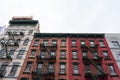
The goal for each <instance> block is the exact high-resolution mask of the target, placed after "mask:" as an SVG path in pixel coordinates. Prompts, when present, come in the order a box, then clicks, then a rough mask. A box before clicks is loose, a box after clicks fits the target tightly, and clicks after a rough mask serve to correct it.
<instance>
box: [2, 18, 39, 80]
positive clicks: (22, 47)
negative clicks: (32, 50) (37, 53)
mask: <svg viewBox="0 0 120 80" xmlns="http://www.w3.org/2000/svg"><path fill="white" fill-rule="evenodd" d="M37 32H39V22H38V20H33V18H32V16H21V17H19V16H14V17H12V20H10V21H9V26H8V27H7V29H5V31H4V33H3V34H2V35H1V37H0V80H17V77H18V75H19V73H20V70H21V68H22V66H23V65H24V64H23V62H24V60H25V57H26V54H27V51H28V49H29V46H30V44H31V41H32V39H33V34H34V33H37Z"/></svg>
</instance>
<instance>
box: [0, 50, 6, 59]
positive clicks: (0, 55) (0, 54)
mask: <svg viewBox="0 0 120 80" xmlns="http://www.w3.org/2000/svg"><path fill="white" fill-rule="evenodd" d="M5 54H6V49H2V50H0V58H2V57H3V56H4V55H5Z"/></svg>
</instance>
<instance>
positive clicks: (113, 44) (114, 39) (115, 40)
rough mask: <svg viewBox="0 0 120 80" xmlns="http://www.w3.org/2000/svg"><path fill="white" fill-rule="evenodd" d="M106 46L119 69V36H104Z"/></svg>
mask: <svg viewBox="0 0 120 80" xmlns="http://www.w3.org/2000/svg"><path fill="white" fill-rule="evenodd" d="M105 37H106V40H107V42H108V45H109V47H110V49H111V51H112V54H113V56H114V58H115V60H116V62H117V64H118V67H119V69H120V34H110V33H109V34H105Z"/></svg>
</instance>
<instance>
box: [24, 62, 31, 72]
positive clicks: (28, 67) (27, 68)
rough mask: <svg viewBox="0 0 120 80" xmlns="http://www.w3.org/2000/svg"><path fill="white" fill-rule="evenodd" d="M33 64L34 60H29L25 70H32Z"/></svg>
mask: <svg viewBox="0 0 120 80" xmlns="http://www.w3.org/2000/svg"><path fill="white" fill-rule="evenodd" d="M31 66H32V62H27V65H26V69H25V72H30V69H31Z"/></svg>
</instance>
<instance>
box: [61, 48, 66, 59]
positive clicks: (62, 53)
mask: <svg viewBox="0 0 120 80" xmlns="http://www.w3.org/2000/svg"><path fill="white" fill-rule="evenodd" d="M60 58H66V51H65V50H62V51H61V52H60Z"/></svg>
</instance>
